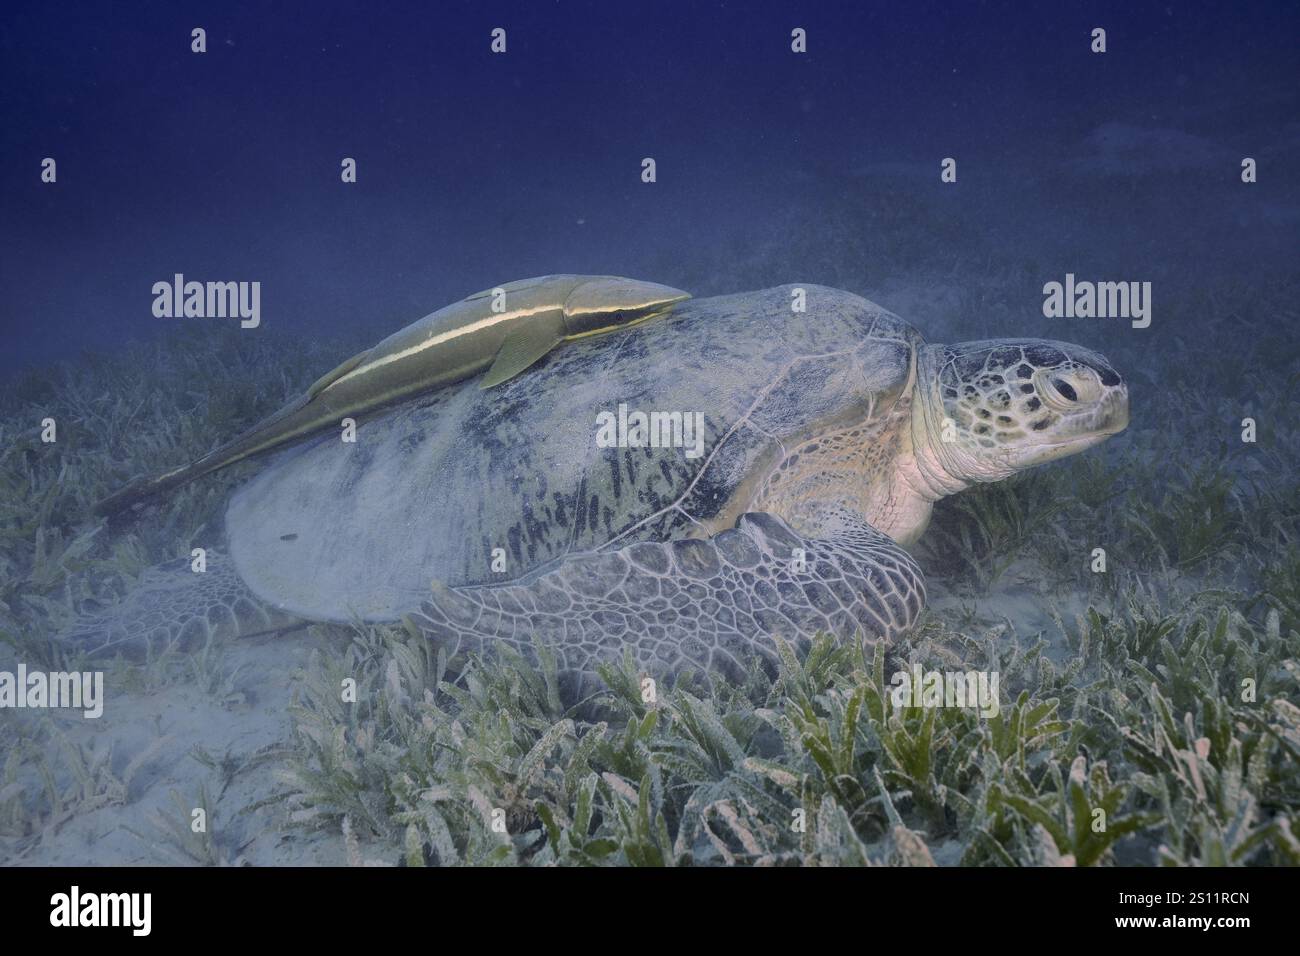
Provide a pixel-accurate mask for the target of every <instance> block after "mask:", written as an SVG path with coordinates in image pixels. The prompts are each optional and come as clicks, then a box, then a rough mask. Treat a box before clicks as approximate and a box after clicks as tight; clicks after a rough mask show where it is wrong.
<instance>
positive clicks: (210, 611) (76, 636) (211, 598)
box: [59, 551, 304, 660]
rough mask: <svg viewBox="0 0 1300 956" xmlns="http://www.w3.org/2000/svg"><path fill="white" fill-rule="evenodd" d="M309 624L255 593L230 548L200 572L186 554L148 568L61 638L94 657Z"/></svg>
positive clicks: (144, 653)
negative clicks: (103, 610) (104, 608)
mask: <svg viewBox="0 0 1300 956" xmlns="http://www.w3.org/2000/svg"><path fill="white" fill-rule="evenodd" d="M303 624H304V622H303V621H302V619H301V618H295V617H293V616H291V615H287V614H282V613H280V612H279V611H276V610H275V609H274V608H271V607H268V606H267V605H266V604H264V603H262V602H261V601H259V600H257V598H255V597H253V595H252V593H251V592H250V591H249V590H248V587H247V586H246V585H245V584H244V582H243V580H242V579H241V578H240V577H239V574H238V573H236V571H235V566H234V564H233V563H232V562H231V560H230V556H229V555H227V554H225V553H224V552H221V551H209V552H208V553H207V556H206V569H205V570H204V571H201V572H198V571H194V570H192V569H191V564H190V562H189V561H188V560H184V559H182V560H177V561H169V562H167V563H166V564H160V565H158V566H156V567H153V568H149V569H148V570H147V571H145V572H144V574H143V575H141V577H140V581H139V583H137V584H136V586H135V587H133V588H132V589H131V590H130V592H129V593H128V594H127V595H126V597H125V598H124V599H123V600H122V602H121V603H120V604H118V605H115V606H114V607H113V608H111V609H110V610H109V611H108V612H107V613H104V614H99V615H86V616H84V617H82V618H81V620H79V621H78V622H77V623H76V624H75V625H74V626H73V627H72V628H70V629H69V630H68V631H67V632H66V633H64V634H62V635H60V637H59V642H60V643H61V644H63V645H64V646H65V647H66V648H67V649H68V650H72V651H76V652H81V653H86V654H88V655H90V656H91V657H92V658H110V657H114V656H117V655H121V656H122V657H126V658H128V659H132V660H139V659H143V658H146V657H156V656H158V655H159V654H161V653H163V652H165V651H167V650H175V651H181V652H186V651H193V650H196V649H198V648H201V647H203V646H204V645H205V644H207V643H208V642H209V641H220V640H225V639H229V638H232V637H255V636H257V635H259V634H269V633H273V632H276V631H282V630H287V629H289V628H292V627H301V626H302V625H303Z"/></svg>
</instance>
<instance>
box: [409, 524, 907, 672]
mask: <svg viewBox="0 0 1300 956" xmlns="http://www.w3.org/2000/svg"><path fill="white" fill-rule="evenodd" d="M924 604H925V584H924V581H923V579H922V576H921V570H920V568H919V567H918V566H917V564H916V562H915V561H913V560H912V558H911V556H910V555H908V553H907V552H906V551H904V550H903V549H902V548H901V547H900V546H899V545H898V544H896V543H895V542H894V541H893V540H891V539H890V538H888V537H886V536H885V535H883V534H881V533H880V532H878V531H876V530H875V529H874V528H872V527H871V526H870V525H868V524H866V523H865V522H863V521H861V520H860V519H853V518H845V519H844V520H843V521H842V523H841V524H840V526H839V527H838V528H837V530H836V531H835V532H833V533H830V534H827V535H826V536H825V537H821V538H815V539H805V538H802V537H800V536H799V535H798V534H796V533H795V532H794V531H793V530H791V529H790V527H789V526H788V525H786V524H785V522H783V521H782V520H781V519H780V518H777V517H775V516H774V515H771V514H766V513H750V514H745V515H741V517H740V519H739V520H738V521H737V522H736V526H735V528H734V529H728V530H726V531H723V532H721V533H719V534H717V535H715V536H714V537H712V538H710V539H708V540H704V539H687V540H681V541H671V542H666V543H653V542H643V543H638V544H632V545H628V546H627V547H624V548H621V549H619V550H616V551H614V550H611V551H594V552H587V553H583V554H574V555H568V556H566V557H564V558H561V559H559V560H558V561H556V562H553V563H552V564H551V565H549V566H546V567H544V568H541V569H539V571H538V572H536V573H534V574H533V575H530V576H528V577H527V578H525V579H523V581H520V582H516V583H513V584H503V585H496V586H478V587H464V588H448V587H445V586H443V585H442V584H440V583H438V582H434V587H433V595H432V598H431V599H430V600H429V601H427V602H425V604H424V605H423V607H422V608H421V612H420V613H419V614H418V615H416V622H417V623H418V624H419V625H420V626H421V627H422V628H423V629H424V630H425V632H426V633H427V634H428V636H429V637H430V638H431V639H432V640H434V641H436V642H438V643H440V644H442V645H444V646H447V647H448V649H449V651H450V652H451V653H452V654H455V653H457V652H460V651H466V650H468V651H483V650H489V649H490V648H491V647H492V646H493V645H495V644H499V643H506V644H510V645H512V646H513V647H515V648H516V649H518V650H519V651H521V652H522V653H524V654H525V655H527V656H530V657H531V656H532V642H533V638H534V636H536V637H537V638H539V639H540V641H541V643H542V644H543V645H546V646H548V647H549V648H550V649H551V650H553V651H554V652H555V654H556V657H557V660H558V662H559V664H560V669H561V670H562V671H566V672H570V673H574V672H576V673H582V674H591V673H594V672H595V665H596V664H598V663H600V662H602V661H605V662H610V663H617V662H618V661H619V660H620V659H621V658H622V656H623V651H624V648H625V647H630V648H631V649H632V652H633V656H634V657H635V659H636V661H637V664H638V665H639V666H641V667H643V668H645V669H646V670H647V671H650V672H652V673H656V674H663V675H669V674H675V673H677V672H679V671H682V670H685V669H688V668H689V669H693V670H698V671H703V670H711V671H719V672H721V673H724V674H727V675H728V676H732V677H737V676H742V675H744V674H745V673H747V672H748V671H749V669H750V665H751V662H752V661H753V660H754V659H755V658H762V659H765V660H766V661H767V662H769V663H772V664H775V662H776V660H777V657H778V650H777V644H776V641H777V639H778V638H779V639H783V640H786V641H789V642H791V643H794V644H796V645H804V644H806V643H807V642H809V641H810V640H811V639H812V638H813V637H814V636H815V635H817V634H819V633H829V634H833V635H835V636H836V637H839V638H842V639H848V638H851V637H854V636H859V637H860V638H861V639H862V640H864V641H866V642H868V643H874V642H876V641H880V640H884V641H892V640H893V639H894V638H895V637H897V636H899V635H900V634H903V633H905V632H906V631H907V630H909V629H910V628H911V627H912V625H913V624H914V623H915V622H916V619H917V617H918V615H919V614H920V612H921V608H922V607H923V606H924Z"/></svg>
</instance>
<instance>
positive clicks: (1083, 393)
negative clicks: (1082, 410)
mask: <svg viewBox="0 0 1300 956" xmlns="http://www.w3.org/2000/svg"><path fill="white" fill-rule="evenodd" d="M1037 378H1038V381H1037V383H1036V384H1037V385H1038V393H1039V394H1040V395H1041V396H1042V398H1043V401H1044V402H1045V403H1046V404H1048V405H1050V406H1052V407H1053V408H1055V409H1057V410H1058V411H1063V412H1068V411H1070V410H1071V409H1073V408H1075V407H1077V406H1079V405H1081V404H1086V403H1088V402H1093V401H1096V400H1097V399H1098V398H1099V397H1100V394H1101V387H1100V385H1099V383H1098V382H1097V376H1096V373H1094V372H1093V371H1092V370H1091V369H1088V368H1072V369H1052V370H1051V371H1043V372H1042V373H1040V374H1039V376H1038V377H1037Z"/></svg>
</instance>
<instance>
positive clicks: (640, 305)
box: [564, 276, 691, 335]
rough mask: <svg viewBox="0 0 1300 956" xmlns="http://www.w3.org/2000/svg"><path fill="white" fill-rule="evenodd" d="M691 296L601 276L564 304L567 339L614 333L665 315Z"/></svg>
mask: <svg viewBox="0 0 1300 956" xmlns="http://www.w3.org/2000/svg"><path fill="white" fill-rule="evenodd" d="M690 297H691V294H690V293H689V292H683V291H682V290H681V289H674V288H673V287H672V286H668V285H660V284H659V283H658V282H643V281H641V280H640V279H625V278H622V277H621V276H601V277H600V278H597V279H592V280H591V281H589V282H584V283H583V284H582V285H580V286H578V288H576V289H574V290H573V292H572V293H570V295H569V298H568V301H567V302H565V303H564V319H565V325H566V326H567V327H568V328H569V330H570V331H569V334H570V335H582V334H589V333H592V332H600V331H604V330H606V329H613V328H617V327H619V326H623V325H630V324H631V323H633V322H640V321H642V320H643V319H648V318H652V317H654V316H657V315H662V314H663V313H664V312H667V311H668V310H669V309H670V308H672V306H674V305H676V304H677V303H678V302H681V301H683V300H685V299H689V298H690Z"/></svg>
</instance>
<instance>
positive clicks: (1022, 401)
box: [913, 339, 1129, 496]
mask: <svg viewBox="0 0 1300 956" xmlns="http://www.w3.org/2000/svg"><path fill="white" fill-rule="evenodd" d="M917 374H918V380H917V385H916V389H917V395H918V399H917V411H916V413H915V414H914V416H913V436H914V445H915V448H916V450H917V464H918V466H919V468H920V471H921V473H922V476H923V478H924V479H925V481H926V484H927V485H929V486H930V490H932V491H935V492H937V493H938V494H939V495H940V496H941V495H944V494H952V493H953V492H954V491H958V490H960V489H961V488H964V487H966V486H967V485H969V484H971V483H972V482H977V481H998V480H1000V479H1002V478H1006V477H1007V476H1008V475H1011V474H1014V473H1015V472H1017V471H1022V470H1024V469H1025V468H1029V467H1031V466H1033V465H1041V464H1043V463H1044V462H1048V461H1054V460H1055V459H1057V458H1064V457H1065V456H1067V455H1073V454H1074V453H1076V452H1080V451H1083V450H1084V449H1085V448H1089V447H1091V446H1093V445H1096V444H1097V443H1099V442H1101V441H1104V440H1105V439H1106V438H1109V437H1110V436H1111V435H1114V434H1116V433H1118V432H1121V431H1123V430H1124V429H1125V427H1127V425H1128V415H1129V412H1128V386H1127V385H1125V383H1124V380H1123V379H1122V378H1121V377H1120V375H1119V373H1118V372H1116V371H1115V369H1114V368H1113V367H1112V366H1111V364H1110V363H1109V362H1108V361H1106V359H1105V358H1104V357H1103V356H1101V355H1099V354H1097V353H1096V352H1093V351H1091V350H1089V349H1085V348H1083V347H1081V346H1078V345H1070V344H1069V343H1066V342H1050V341H1045V340H1043V339H997V340H993V341H986V342H965V343H961V344H958V345H927V346H924V347H923V348H922V349H921V354H920V357H919V362H918V370H917Z"/></svg>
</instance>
